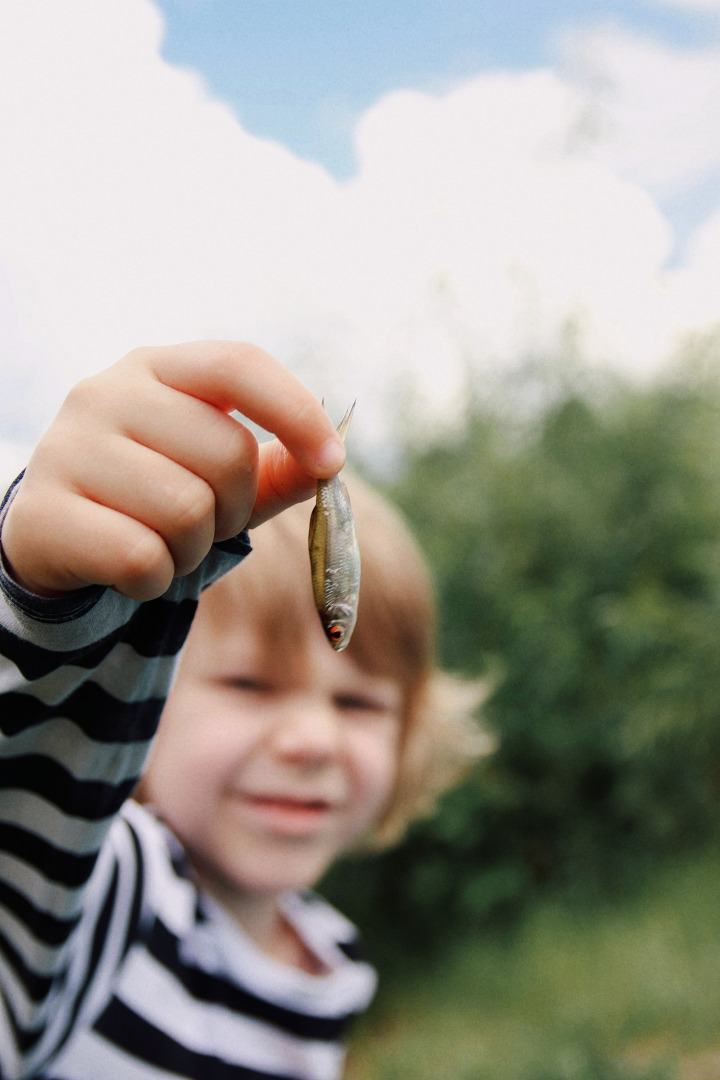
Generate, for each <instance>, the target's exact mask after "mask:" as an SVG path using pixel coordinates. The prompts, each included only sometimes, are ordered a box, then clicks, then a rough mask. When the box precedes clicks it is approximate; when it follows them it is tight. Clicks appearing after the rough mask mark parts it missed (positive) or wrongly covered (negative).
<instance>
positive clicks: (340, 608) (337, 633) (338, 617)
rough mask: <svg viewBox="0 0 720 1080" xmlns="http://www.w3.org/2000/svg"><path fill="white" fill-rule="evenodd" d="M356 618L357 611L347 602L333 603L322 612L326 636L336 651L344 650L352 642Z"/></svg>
mask: <svg viewBox="0 0 720 1080" xmlns="http://www.w3.org/2000/svg"><path fill="white" fill-rule="evenodd" d="M356 618H357V612H356V611H355V609H354V608H351V607H349V606H348V605H347V604H333V605H332V606H331V607H329V608H327V609H326V610H325V611H324V612H323V613H322V624H323V629H324V631H325V636H326V637H327V639H328V641H329V642H330V644H331V645H332V647H333V649H334V650H335V652H342V651H343V649H346V648H347V647H348V645H349V644H350V638H351V636H352V632H353V630H354V629H355V619H356Z"/></svg>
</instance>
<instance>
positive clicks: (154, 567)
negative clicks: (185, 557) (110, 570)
mask: <svg viewBox="0 0 720 1080" xmlns="http://www.w3.org/2000/svg"><path fill="white" fill-rule="evenodd" d="M173 573H174V564H173V560H172V557H171V555H170V552H169V551H168V549H167V547H166V545H165V543H164V542H163V540H162V538H161V537H160V536H159V535H158V534H157V533H155V532H153V531H152V530H150V529H147V530H145V531H144V532H143V534H142V536H141V537H140V539H138V540H137V541H136V542H135V543H134V544H132V545H130V546H129V547H127V548H126V549H125V550H124V551H123V553H122V555H121V556H120V557H119V559H118V573H117V587H118V588H119V589H120V591H121V592H124V593H126V594H127V595H128V596H131V597H133V598H134V599H137V600H150V599H154V598H155V597H157V596H161V595H162V594H163V593H164V592H165V591H166V590H167V589H168V588H169V586H170V583H171V582H172V579H173Z"/></svg>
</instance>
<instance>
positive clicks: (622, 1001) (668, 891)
mask: <svg viewBox="0 0 720 1080" xmlns="http://www.w3.org/2000/svg"><path fill="white" fill-rule="evenodd" d="M719 929H720V894H719V893H718V888H717V855H716V853H714V852H713V854H712V856H711V857H702V858H699V857H697V856H696V857H694V858H692V859H687V858H686V859H682V860H678V861H677V862H676V863H675V864H674V866H673V868H672V871H670V870H666V871H665V872H663V873H660V872H659V873H657V874H655V875H654V878H653V882H652V886H651V887H650V886H646V887H645V888H644V889H641V890H639V891H638V892H637V894H636V895H634V896H633V897H631V898H630V897H626V898H625V899H624V900H623V901H622V902H621V901H615V902H612V903H609V902H608V903H604V904H598V905H596V906H595V907H594V909H593V911H592V912H587V911H586V910H580V909H578V908H577V906H575V905H570V904H566V903H561V902H558V901H557V900H552V901H550V900H544V901H538V902H536V903H535V905H534V906H533V908H532V910H531V911H528V912H526V913H525V916H524V918H523V919H522V920H521V921H520V922H519V923H518V925H517V926H516V929H515V932H514V934H513V935H512V936H501V935H497V934H484V935H482V934H478V935H474V936H473V937H468V938H467V940H466V941H464V942H463V943H462V945H461V946H459V947H456V948H455V949H453V950H451V951H449V952H448V954H447V955H446V957H445V959H444V962H443V964H442V965H437V966H433V967H432V968H431V969H430V970H429V971H428V972H427V973H425V972H424V973H423V977H421V978H415V979H414V980H412V981H406V982H405V983H404V984H403V985H402V986H395V987H394V988H392V989H391V990H390V991H389V992H388V991H387V990H386V991H385V993H384V996H383V1000H382V1007H381V1008H379V1009H376V1010H375V1012H374V1014H373V1015H372V1016H371V1017H370V1018H369V1019H367V1020H366V1021H365V1022H364V1024H363V1025H362V1027H361V1028H360V1030H359V1031H358V1032H357V1033H356V1037H355V1039H354V1040H353V1042H352V1046H351V1055H350V1069H349V1073H348V1080H365V1078H367V1080H394V1078H398V1080H399V1078H401V1077H402V1078H405V1077H412V1078H413V1080H690V1078H691V1077H694V1078H700V1077H711V1076H712V1077H717V1076H720V1044H719V1042H718V1024H717V1017H718V1010H720V963H719V962H718V961H719V960H720V943H719V942H720V939H719V937H718V930H719Z"/></svg>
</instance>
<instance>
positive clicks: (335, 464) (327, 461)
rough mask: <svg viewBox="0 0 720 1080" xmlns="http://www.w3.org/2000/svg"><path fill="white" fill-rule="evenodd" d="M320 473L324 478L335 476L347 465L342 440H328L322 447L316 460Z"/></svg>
mask: <svg viewBox="0 0 720 1080" xmlns="http://www.w3.org/2000/svg"><path fill="white" fill-rule="evenodd" d="M315 461H316V463H317V467H318V472H320V473H322V475H324V476H334V475H335V473H337V472H340V470H341V469H342V467H343V465H344V464H345V447H344V446H343V444H342V442H341V441H340V439H328V440H327V442H324V443H323V444H322V446H321V447H320V450H319V452H318V454H317V456H316V458H315Z"/></svg>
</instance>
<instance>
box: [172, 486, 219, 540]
mask: <svg viewBox="0 0 720 1080" xmlns="http://www.w3.org/2000/svg"><path fill="white" fill-rule="evenodd" d="M214 516H215V493H214V491H213V489H212V488H211V487H210V485H209V484H207V483H206V482H205V481H204V480H202V479H201V478H200V477H197V476H194V477H192V478H191V479H190V480H188V482H187V483H186V484H183V485H181V486H178V487H175V488H174V489H173V491H172V521H173V528H174V529H175V530H177V531H178V532H180V533H181V534H183V533H193V532H195V531H196V530H197V529H198V528H201V527H202V526H203V525H205V524H206V523H207V522H208V521H209V520H212V519H214Z"/></svg>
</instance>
